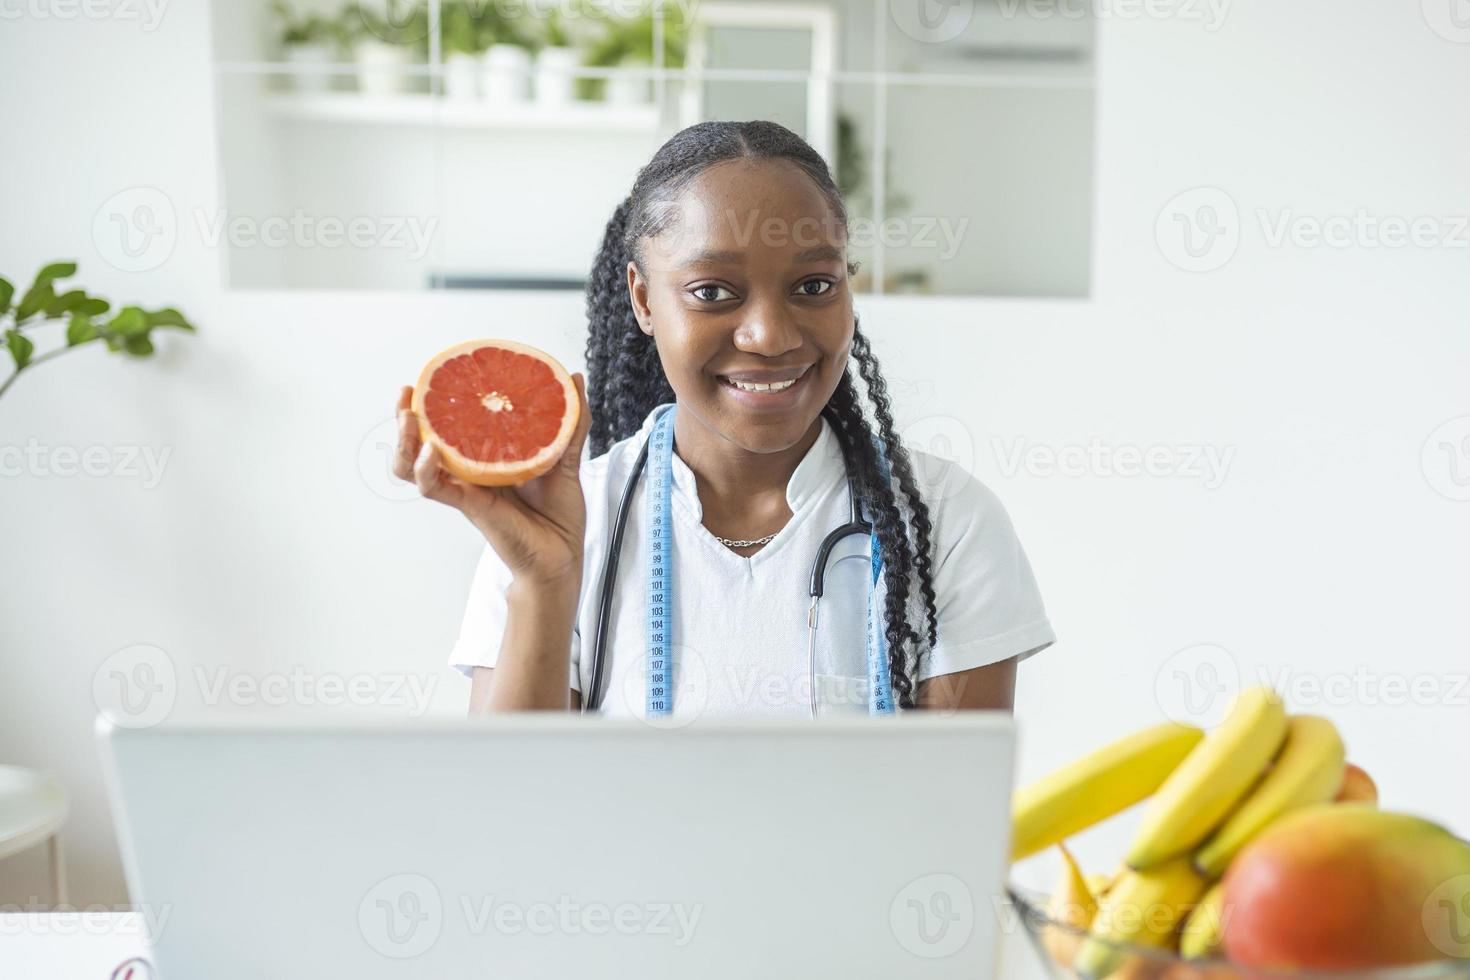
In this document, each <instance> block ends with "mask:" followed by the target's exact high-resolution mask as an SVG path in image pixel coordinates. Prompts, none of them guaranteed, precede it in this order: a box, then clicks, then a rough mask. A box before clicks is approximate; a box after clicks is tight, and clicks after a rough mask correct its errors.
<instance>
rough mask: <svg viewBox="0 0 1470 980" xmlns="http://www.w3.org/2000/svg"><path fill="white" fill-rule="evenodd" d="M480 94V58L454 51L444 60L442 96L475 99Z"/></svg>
mask: <svg viewBox="0 0 1470 980" xmlns="http://www.w3.org/2000/svg"><path fill="white" fill-rule="evenodd" d="M479 94H480V57H479V55H473V54H466V53H465V52H463V51H456V52H454V53H453V54H450V55H448V56H447V57H446V58H445V59H444V95H445V96H446V97H447V98H451V99H475V98H478V97H479Z"/></svg>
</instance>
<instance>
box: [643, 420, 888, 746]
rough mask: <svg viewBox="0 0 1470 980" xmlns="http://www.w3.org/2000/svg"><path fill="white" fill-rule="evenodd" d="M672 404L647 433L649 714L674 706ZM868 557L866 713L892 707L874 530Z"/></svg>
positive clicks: (885, 463)
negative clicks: (878, 597) (869, 583)
mask: <svg viewBox="0 0 1470 980" xmlns="http://www.w3.org/2000/svg"><path fill="white" fill-rule="evenodd" d="M674 408H675V406H673V405H670V406H669V407H668V408H666V409H664V410H663V411H661V412H660V413H659V416H658V418H657V419H655V420H654V423H653V431H652V432H651V433H650V435H649V447H648V455H649V477H650V479H651V480H652V483H650V484H649V487H648V497H647V501H646V505H647V521H648V669H647V673H646V676H647V698H646V703H645V710H646V711H647V714H648V716H649V717H653V716H655V715H668V714H671V713H672V712H673V710H674V670H675V665H674V659H673V639H674V525H673V520H672V500H673V485H674V470H673V465H674ZM878 459H879V463H880V464H881V466H882V470H883V473H884V476H885V478H886V476H887V474H888V460H887V459H886V458H884V455H883V447H882V446H879V447H878ZM868 556H869V564H870V566H871V568H872V581H871V587H870V588H869V590H868V615H867V630H866V632H867V655H868V687H869V696H868V713H869V714H870V715H887V714H892V713H893V711H894V706H893V681H892V677H891V675H890V674H889V671H888V638H887V635H886V634H885V633H884V629H883V603H882V602H879V601H875V599H876V598H877V596H878V591H879V590H878V579H879V576H880V575H881V574H882V572H883V556H882V554H881V552H880V550H879V546H878V535H877V533H876V532H873V533H870V534H869V535H868Z"/></svg>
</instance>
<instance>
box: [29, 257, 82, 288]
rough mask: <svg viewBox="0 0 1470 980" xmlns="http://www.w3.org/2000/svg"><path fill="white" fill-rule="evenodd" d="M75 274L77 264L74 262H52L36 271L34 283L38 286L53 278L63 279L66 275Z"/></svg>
mask: <svg viewBox="0 0 1470 980" xmlns="http://www.w3.org/2000/svg"><path fill="white" fill-rule="evenodd" d="M76 274H77V264H76V263H75V262H52V263H51V264H50V265H48V266H46V267H45V268H43V269H42V270H41V271H40V272H38V273H36V285H37V286H39V285H41V283H43V282H50V281H51V280H53V279H65V278H67V277H68V276H74V275H76Z"/></svg>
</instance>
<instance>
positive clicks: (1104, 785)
mask: <svg viewBox="0 0 1470 980" xmlns="http://www.w3.org/2000/svg"><path fill="white" fill-rule="evenodd" d="M1203 737H1204V732H1202V731H1201V730H1200V729H1198V728H1196V727H1195V726H1193V725H1181V724H1177V723H1175V722H1165V723H1163V724H1161V725H1155V726H1153V727H1152V728H1145V729H1144V730H1143V731H1141V732H1136V733H1134V734H1133V735H1129V736H1128V737H1127V738H1123V739H1119V740H1118V741H1116V742H1114V743H1112V744H1111V745H1108V746H1105V747H1103V748H1101V749H1099V750H1097V751H1096V752H1093V753H1092V754H1091V755H1087V756H1084V757H1082V758H1081V759H1078V760H1077V761H1076V762H1073V763H1071V764H1070V765H1067V766H1063V767H1062V768H1061V769H1058V770H1057V771H1056V772H1054V773H1052V774H1050V775H1048V776H1044V777H1042V778H1041V779H1038V780H1037V781H1036V782H1034V783H1031V784H1030V785H1028V786H1025V787H1023V788H1022V789H1020V790H1018V791H1017V792H1016V796H1015V800H1014V805H1013V808H1012V818H1011V860H1012V861H1019V860H1021V859H1022V858H1024V857H1029V856H1030V855H1032V854H1035V853H1036V852H1038V851H1041V850H1044V849H1046V848H1048V847H1051V846H1052V845H1053V844H1058V843H1060V842H1061V841H1063V840H1065V839H1066V838H1068V837H1070V836H1072V835H1073V834H1075V833H1077V832H1079V831H1082V830H1086V829H1087V828H1088V827H1091V826H1092V825H1093V824H1095V823H1099V822H1101V821H1103V820H1106V819H1107V818H1108V817H1111V816H1112V815H1113V814H1115V813H1119V812H1121V811H1123V810H1126V809H1128V807H1130V806H1132V805H1133V804H1135V803H1137V802H1138V801H1139V800H1142V799H1144V798H1145V797H1147V796H1148V795H1149V794H1151V793H1153V792H1154V790H1156V789H1158V788H1159V786H1160V784H1162V783H1163V782H1164V780H1165V779H1166V778H1167V777H1168V775H1169V773H1171V772H1173V771H1174V767H1175V766H1177V765H1179V763H1180V760H1182V759H1184V758H1185V756H1187V755H1188V754H1189V752H1190V750H1191V749H1193V748H1194V747H1195V746H1196V745H1198V744H1199V742H1200V740H1201V739H1202V738H1203Z"/></svg>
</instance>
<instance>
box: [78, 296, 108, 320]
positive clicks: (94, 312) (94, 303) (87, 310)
mask: <svg viewBox="0 0 1470 980" xmlns="http://www.w3.org/2000/svg"><path fill="white" fill-rule="evenodd" d="M110 309H112V304H111V303H109V302H107V300H105V299H103V298H102V297H101V296H88V297H87V298H86V299H85V300H83V301H82V303H81V305H79V306H78V307H77V308H76V309H75V310H74V311H73V312H75V313H80V314H82V315H83V316H101V315H102V314H104V313H106V312H107V311H108V310H110Z"/></svg>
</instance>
